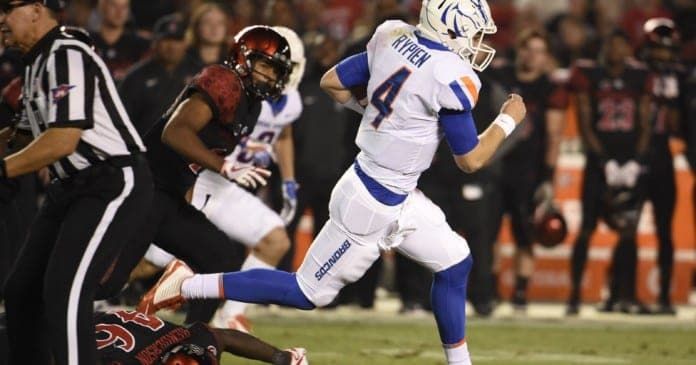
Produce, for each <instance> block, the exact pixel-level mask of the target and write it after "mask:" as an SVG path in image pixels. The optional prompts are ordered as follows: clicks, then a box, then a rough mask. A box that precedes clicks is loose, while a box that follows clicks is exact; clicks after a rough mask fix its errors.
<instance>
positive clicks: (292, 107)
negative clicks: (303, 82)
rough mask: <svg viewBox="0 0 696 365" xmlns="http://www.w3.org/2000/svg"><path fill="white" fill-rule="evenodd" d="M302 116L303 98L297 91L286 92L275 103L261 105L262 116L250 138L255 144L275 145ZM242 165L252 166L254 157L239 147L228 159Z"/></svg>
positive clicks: (265, 102) (266, 102)
mask: <svg viewBox="0 0 696 365" xmlns="http://www.w3.org/2000/svg"><path fill="white" fill-rule="evenodd" d="M301 114H302V97H301V96H300V93H299V92H298V91H297V90H286V91H285V92H283V95H282V96H281V97H280V99H279V100H277V101H276V102H274V103H270V102H268V101H266V100H264V101H263V103H262V104H261V114H259V120H258V122H257V123H256V126H255V127H254V130H253V131H252V132H251V134H250V135H249V138H250V139H251V140H252V141H255V142H261V143H266V144H269V145H271V146H272V145H274V144H275V143H276V141H277V140H278V137H280V134H281V133H282V132H283V129H284V128H285V127H286V126H288V125H290V124H292V123H294V122H295V121H296V120H297V119H299V118H300V115H301ZM225 159H226V160H228V161H236V162H237V163H240V164H251V163H252V162H253V159H254V156H253V154H251V153H248V152H245V151H244V149H242V147H240V146H237V147H236V148H235V149H234V151H232V153H230V154H229V155H228V156H227V157H226V158H225Z"/></svg>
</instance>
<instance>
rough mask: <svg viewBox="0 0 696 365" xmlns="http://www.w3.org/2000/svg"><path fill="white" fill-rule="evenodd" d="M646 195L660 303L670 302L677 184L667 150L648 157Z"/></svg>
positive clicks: (670, 156)
mask: <svg viewBox="0 0 696 365" xmlns="http://www.w3.org/2000/svg"><path fill="white" fill-rule="evenodd" d="M646 180H647V184H646V185H647V198H648V200H650V201H651V202H652V205H653V215H654V218H655V226H656V228H657V238H658V243H659V246H658V247H659V249H658V259H657V260H658V267H659V269H660V293H659V297H658V300H659V301H660V303H665V304H668V303H670V296H669V294H670V287H671V284H672V268H673V266H674V245H673V241H672V220H673V218H674V208H675V204H676V200H677V186H676V181H675V177H674V162H673V160H672V155H671V154H670V152H669V150H666V151H661V152H657V151H656V152H655V154H654V156H653V157H652V158H651V161H650V166H649V173H648V176H647V179H646Z"/></svg>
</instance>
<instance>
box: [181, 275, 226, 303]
mask: <svg viewBox="0 0 696 365" xmlns="http://www.w3.org/2000/svg"><path fill="white" fill-rule="evenodd" d="M181 295H182V296H183V297H184V298H186V299H218V298H225V289H224V288H223V286H222V274H197V275H194V276H192V277H190V278H188V279H186V280H184V282H183V283H181Z"/></svg>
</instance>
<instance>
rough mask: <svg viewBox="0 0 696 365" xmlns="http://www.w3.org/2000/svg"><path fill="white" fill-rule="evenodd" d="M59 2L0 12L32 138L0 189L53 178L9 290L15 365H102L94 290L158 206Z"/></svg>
mask: <svg viewBox="0 0 696 365" xmlns="http://www.w3.org/2000/svg"><path fill="white" fill-rule="evenodd" d="M62 3H63V1H59V0H43V1H41V0H36V1H17V0H10V1H6V0H2V1H0V6H1V7H0V30H1V31H2V33H3V38H4V40H5V43H6V45H7V46H12V47H16V48H19V49H20V50H21V51H22V53H23V54H24V63H25V69H24V85H23V90H22V94H23V99H22V103H23V108H24V111H23V115H24V118H25V119H26V122H28V123H29V125H30V126H31V130H32V134H33V136H34V141H33V142H32V143H31V144H30V145H29V146H28V147H26V148H24V149H23V150H21V151H20V152H18V153H15V154H13V155H11V156H9V157H7V158H6V159H4V160H1V161H0V183H4V182H5V181H7V179H11V178H15V177H17V176H20V175H24V174H27V173H30V172H33V171H36V170H38V169H40V168H42V167H45V166H48V167H49V169H50V171H51V174H52V177H53V178H54V180H53V182H52V183H51V185H50V186H49V188H48V190H47V198H46V200H45V202H44V203H43V205H42V206H41V208H40V210H39V213H38V215H37V217H36V219H35V221H34V223H33V225H32V227H31V229H30V233H29V236H28V238H27V241H26V242H25V244H24V247H23V248H22V251H21V253H20V255H19V257H18V259H17V261H16V262H15V266H14V268H13V269H12V272H11V273H10V276H9V278H8V280H7V283H6V292H5V294H6V298H5V299H6V303H5V306H6V310H7V315H8V320H7V329H8V337H9V341H10V363H11V364H14V365H18V364H36V365H40V364H51V363H55V364H57V365H68V364H69V365H78V364H80V365H94V364H97V363H98V361H97V355H96V350H95V349H96V337H95V332H94V323H93V313H92V302H93V298H94V295H95V291H96V288H97V285H98V284H99V282H100V281H102V280H104V278H105V277H107V276H108V272H110V269H111V268H110V266H111V263H112V262H113V258H114V257H116V256H117V255H118V254H119V252H120V251H121V250H122V249H124V242H129V241H130V240H131V239H132V237H131V233H132V232H134V231H135V229H133V228H134V227H136V226H137V224H138V223H139V221H141V220H142V219H143V217H144V216H145V215H146V212H147V209H148V207H149V205H150V200H151V199H152V179H151V176H150V172H149V168H148V165H147V163H146V162H145V159H144V158H143V157H142V156H141V155H142V154H143V152H144V151H145V147H144V146H143V143H142V141H141V140H140V137H139V136H138V134H137V132H136V131H135V128H134V127H133V126H132V124H131V122H130V120H129V119H128V116H127V114H126V112H125V111H124V108H123V105H122V103H121V101H120V99H119V97H118V94H117V93H116V87H115V85H114V82H113V80H112V79H111V76H110V74H109V71H108V69H107V68H106V66H105V65H104V62H103V61H102V60H101V59H100V58H99V57H98V56H97V55H96V54H95V52H94V51H93V50H92V48H91V47H90V46H89V45H87V44H85V43H83V42H82V41H80V40H78V39H76V38H74V37H73V36H71V35H69V34H67V33H65V32H63V31H62V30H61V29H62V28H59V27H58V21H57V19H56V12H58V11H60V10H61V4H62ZM46 349H51V350H52V354H51V353H49V351H47V350H46ZM51 358H53V360H54V362H53V361H51Z"/></svg>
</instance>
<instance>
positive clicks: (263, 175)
mask: <svg viewBox="0 0 696 365" xmlns="http://www.w3.org/2000/svg"><path fill="white" fill-rule="evenodd" d="M220 175H222V176H224V177H225V178H227V180H230V181H234V182H236V183H237V184H239V185H241V186H243V187H245V188H252V189H255V188H256V187H257V186H259V185H261V186H266V179H267V178H268V177H269V176H271V172H270V171H268V170H266V169H262V168H260V167H255V166H249V165H237V164H236V163H234V162H230V161H225V163H224V164H223V165H222V168H221V169H220Z"/></svg>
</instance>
